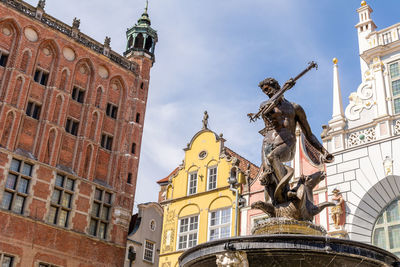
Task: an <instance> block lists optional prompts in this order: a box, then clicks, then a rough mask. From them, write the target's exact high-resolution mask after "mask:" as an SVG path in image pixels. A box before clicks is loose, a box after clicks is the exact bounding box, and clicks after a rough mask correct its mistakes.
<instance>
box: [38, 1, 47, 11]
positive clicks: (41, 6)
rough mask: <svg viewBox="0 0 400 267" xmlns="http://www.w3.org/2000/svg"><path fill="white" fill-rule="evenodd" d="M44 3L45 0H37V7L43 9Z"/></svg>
mask: <svg viewBox="0 0 400 267" xmlns="http://www.w3.org/2000/svg"><path fill="white" fill-rule="evenodd" d="M45 5H46V0H39V2H38V5H37V7H39V8H41V9H44V6H45Z"/></svg>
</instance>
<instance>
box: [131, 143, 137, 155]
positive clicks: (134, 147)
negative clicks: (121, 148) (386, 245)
mask: <svg viewBox="0 0 400 267" xmlns="http://www.w3.org/2000/svg"><path fill="white" fill-rule="evenodd" d="M131 153H132V154H136V143H132V147H131Z"/></svg>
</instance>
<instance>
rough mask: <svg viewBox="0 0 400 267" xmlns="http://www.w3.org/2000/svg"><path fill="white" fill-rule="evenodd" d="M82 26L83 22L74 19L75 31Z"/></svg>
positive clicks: (73, 26)
mask: <svg viewBox="0 0 400 267" xmlns="http://www.w3.org/2000/svg"><path fill="white" fill-rule="evenodd" d="M80 24H81V20H80V19H77V18H74V20H73V21H72V28H74V29H79V25H80Z"/></svg>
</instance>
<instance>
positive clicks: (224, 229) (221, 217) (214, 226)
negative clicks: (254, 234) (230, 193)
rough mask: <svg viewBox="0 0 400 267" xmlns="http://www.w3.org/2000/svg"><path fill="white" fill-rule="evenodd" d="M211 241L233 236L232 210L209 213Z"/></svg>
mask: <svg viewBox="0 0 400 267" xmlns="http://www.w3.org/2000/svg"><path fill="white" fill-rule="evenodd" d="M208 231H209V234H208V236H209V239H210V241H211V240H215V239H219V238H224V237H230V236H231V208H230V207H229V208H226V209H221V210H216V211H211V212H210V213H209V225H208Z"/></svg>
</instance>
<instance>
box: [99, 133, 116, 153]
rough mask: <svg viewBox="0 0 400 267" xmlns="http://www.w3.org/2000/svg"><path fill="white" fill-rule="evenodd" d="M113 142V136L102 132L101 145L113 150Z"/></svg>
mask: <svg viewBox="0 0 400 267" xmlns="http://www.w3.org/2000/svg"><path fill="white" fill-rule="evenodd" d="M112 142H113V137H112V136H111V135H108V134H102V135H101V144H100V145H101V147H103V148H105V149H108V150H111V149H112Z"/></svg>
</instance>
